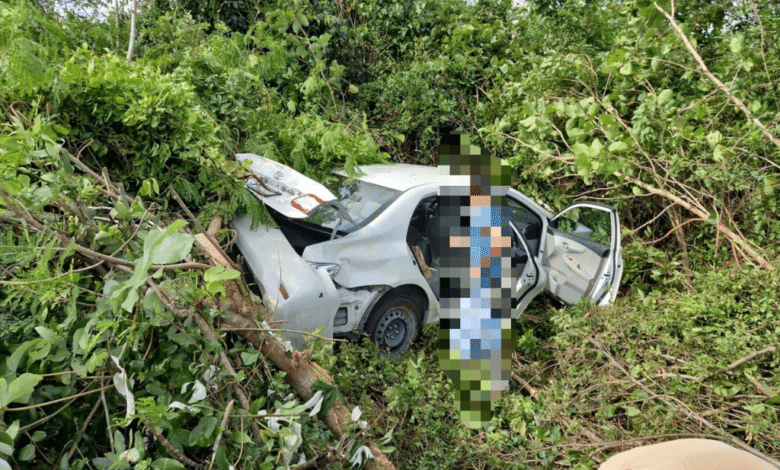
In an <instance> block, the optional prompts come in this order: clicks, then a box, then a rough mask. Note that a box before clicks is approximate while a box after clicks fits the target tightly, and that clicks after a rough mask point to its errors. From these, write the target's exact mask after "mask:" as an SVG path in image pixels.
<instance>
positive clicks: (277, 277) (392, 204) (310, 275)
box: [232, 154, 623, 354]
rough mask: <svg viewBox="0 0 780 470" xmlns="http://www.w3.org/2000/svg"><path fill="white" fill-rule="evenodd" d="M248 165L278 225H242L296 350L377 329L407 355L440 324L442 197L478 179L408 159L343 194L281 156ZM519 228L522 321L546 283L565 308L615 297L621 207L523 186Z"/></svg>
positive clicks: (273, 309)
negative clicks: (569, 201)
mask: <svg viewBox="0 0 780 470" xmlns="http://www.w3.org/2000/svg"><path fill="white" fill-rule="evenodd" d="M237 159H238V160H239V161H240V162H245V161H247V160H248V161H250V162H251V167H250V168H251V171H252V173H253V177H252V178H250V180H249V181H248V182H247V189H248V190H249V191H250V192H251V193H252V194H254V195H255V196H256V197H257V199H259V200H260V201H262V202H263V203H264V204H265V206H266V207H267V209H268V211H269V212H270V213H271V215H272V217H273V218H274V220H275V221H276V223H277V225H278V228H272V227H269V226H266V225H263V224H260V225H259V226H258V227H257V228H256V229H254V230H253V229H252V228H251V220H250V218H249V217H248V216H246V215H244V216H242V217H239V218H238V219H236V220H234V221H233V222H232V226H233V228H234V229H235V230H236V232H237V235H238V237H237V245H238V248H239V249H240V250H241V253H242V254H243V256H244V258H245V259H246V262H247V264H248V266H249V268H250V270H251V271H252V274H253V275H254V277H255V280H256V281H257V284H258V286H259V288H260V292H261V294H262V298H263V303H264V305H265V306H266V308H267V310H268V311H269V312H270V314H271V316H272V320H273V321H274V322H277V323H275V324H274V327H275V328H278V329H280V330H282V332H283V335H284V336H285V337H286V338H287V339H288V340H290V341H291V343H292V344H293V345H294V346H295V347H296V348H298V349H301V348H302V347H303V344H304V342H305V341H306V339H307V336H306V335H305V333H306V332H313V331H314V330H316V329H317V328H320V327H322V328H324V332H323V333H322V334H323V335H324V336H326V337H341V338H349V339H357V338H359V337H360V336H361V334H362V333H367V334H368V335H369V336H371V337H372V338H373V340H374V341H376V343H377V344H378V345H379V346H380V347H382V348H385V349H388V350H389V351H390V352H391V353H393V354H402V353H404V352H406V351H407V350H408V349H409V347H410V345H411V344H412V342H413V341H414V340H415V338H416V337H417V335H418V334H419V332H420V330H421V327H422V326H423V325H427V324H430V323H437V322H438V320H439V300H438V297H439V262H440V247H441V246H442V245H441V241H440V240H438V238H439V236H438V235H437V233H438V232H437V230H436V227H437V223H438V195H439V188H440V187H441V186H443V185H453V184H468V176H466V177H465V180H464V179H463V178H460V177H453V176H450V175H448V174H444V173H443V172H442V169H441V168H437V167H428V166H421V165H408V164H387V165H367V166H361V167H360V168H359V171H360V172H362V173H363V175H362V176H359V177H358V178H357V179H353V180H351V181H350V180H349V179H348V178H346V175H345V174H344V173H343V172H337V174H338V175H340V176H341V178H342V179H341V181H342V183H343V184H341V185H340V188H338V190H337V191H336V193H338V196H337V195H336V194H335V193H334V192H331V191H330V190H329V189H328V188H326V187H325V186H323V185H322V184H320V183H318V182H316V181H313V180H312V179H310V178H308V177H306V176H304V175H302V174H301V173H299V172H297V171H295V170H293V169H291V168H289V167H287V166H285V165H282V164H280V163H277V162H275V161H273V160H270V159H267V158H264V157H260V156H257V155H252V154H239V155H237ZM507 199H508V206H509V213H510V215H509V219H510V225H511V226H512V231H513V234H514V236H513V250H512V252H513V258H514V260H513V262H516V263H517V264H518V265H519V271H517V272H519V273H520V276H519V277H518V278H517V279H515V280H513V299H512V308H513V312H512V314H513V317H515V318H516V317H517V316H518V315H519V314H520V313H521V312H522V311H523V310H524V309H525V308H526V307H527V306H528V304H529V303H530V302H531V300H532V299H533V298H534V297H536V296H537V295H538V294H539V293H540V292H542V290H547V291H548V292H549V293H550V294H552V295H553V296H554V297H556V298H557V299H559V300H560V301H562V302H563V303H565V304H569V305H570V304H574V303H576V302H578V301H579V300H580V299H582V298H583V297H588V298H590V299H591V300H592V301H593V302H594V303H596V304H598V305H609V304H610V303H612V302H613V301H614V299H615V297H616V295H617V292H618V287H619V284H620V278H621V275H622V273H623V259H622V256H621V249H620V225H619V222H618V215H617V211H616V210H615V208H613V207H611V206H606V205H603V204H598V203H593V202H583V203H577V204H573V205H572V206H570V207H568V208H567V209H566V210H564V211H563V212H561V213H560V214H558V215H557V216H555V217H553V216H552V215H551V214H550V213H549V212H548V211H547V210H545V209H544V208H543V207H541V206H540V205H539V204H538V203H536V202H534V201H532V200H530V199H529V198H527V197H526V196H524V195H522V194H521V193H519V192H518V191H516V190H514V189H509V193H508V196H507Z"/></svg>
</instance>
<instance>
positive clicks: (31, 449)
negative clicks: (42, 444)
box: [19, 444, 35, 462]
mask: <svg viewBox="0 0 780 470" xmlns="http://www.w3.org/2000/svg"><path fill="white" fill-rule="evenodd" d="M33 458H35V446H34V445H32V444H27V445H26V446H24V447H22V450H20V451H19V460H21V461H22V462H29V461H30V460H32V459H33Z"/></svg>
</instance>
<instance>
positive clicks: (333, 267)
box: [307, 261, 341, 279]
mask: <svg viewBox="0 0 780 470" xmlns="http://www.w3.org/2000/svg"><path fill="white" fill-rule="evenodd" d="M307 262H308V263H309V266H311V267H312V269H317V268H325V271H326V272H327V273H328V275H329V276H330V278H331V279H335V278H336V274H338V273H339V269H341V266H339V265H338V264H334V263H313V262H311V261H307Z"/></svg>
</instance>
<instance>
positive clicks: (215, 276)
mask: <svg viewBox="0 0 780 470" xmlns="http://www.w3.org/2000/svg"><path fill="white" fill-rule="evenodd" d="M239 276H241V273H240V272H238V271H236V270H235V269H229V268H226V267H224V266H214V267H213V268H209V269H208V270H206V272H205V273H203V280H204V281H206V282H208V283H211V282H216V281H228V280H231V279H236V278H237V277H239Z"/></svg>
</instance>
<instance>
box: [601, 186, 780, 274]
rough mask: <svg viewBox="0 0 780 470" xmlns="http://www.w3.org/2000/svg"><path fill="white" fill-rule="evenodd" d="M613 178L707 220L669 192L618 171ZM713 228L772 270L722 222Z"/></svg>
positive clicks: (705, 215) (757, 253) (703, 214)
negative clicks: (624, 181) (626, 182)
mask: <svg viewBox="0 0 780 470" xmlns="http://www.w3.org/2000/svg"><path fill="white" fill-rule="evenodd" d="M615 176H617V177H619V178H624V179H625V180H626V181H628V182H630V183H632V184H634V185H636V186H638V187H640V188H642V189H644V190H645V191H647V192H650V193H652V194H655V195H657V196H661V197H664V198H666V199H669V200H671V201H673V202H674V203H676V204H677V205H679V206H681V207H683V208H685V209H687V210H689V211H691V212H693V213H694V214H696V215H698V216H699V217H700V218H701V219H702V220H708V219H709V214H708V213H706V212H705V211H703V210H702V209H700V208H698V207H695V206H694V205H693V204H691V203H689V202H688V201H685V200H683V199H682V198H681V197H679V196H676V195H674V194H672V193H670V192H669V191H666V190H664V189H660V188H656V187H654V186H651V185H649V184H647V183H645V182H644V181H642V180H640V179H639V178H637V177H635V176H631V175H627V174H624V173H621V172H619V171H616V172H615ZM715 228H716V229H717V230H718V231H719V232H721V233H723V234H724V235H725V236H726V237H727V238H728V239H729V240H731V241H732V242H733V243H734V244H736V245H737V246H739V247H740V248H741V249H743V250H745V251H746V252H747V253H748V254H749V255H750V257H751V258H753V260H754V261H756V262H757V263H758V264H759V265H760V266H761V267H762V268H765V269H769V270H774V266H772V265H771V264H769V262H768V261H767V260H766V258H764V256H763V255H762V254H760V253H759V252H758V251H756V250H755V249H754V248H753V247H752V246H751V245H750V243H749V242H748V241H747V240H745V238H743V237H741V236H739V235H738V234H737V233H735V232H734V231H733V230H731V229H730V228H729V227H727V226H726V225H724V224H723V223H722V222H720V221H717V222H716V223H715Z"/></svg>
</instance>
